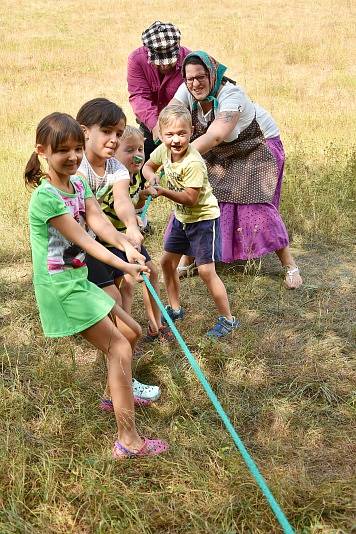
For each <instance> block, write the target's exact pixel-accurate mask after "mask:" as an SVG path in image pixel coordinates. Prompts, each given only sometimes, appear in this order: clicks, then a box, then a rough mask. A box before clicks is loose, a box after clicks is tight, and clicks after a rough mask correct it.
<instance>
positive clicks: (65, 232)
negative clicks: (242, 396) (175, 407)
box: [25, 113, 168, 458]
mask: <svg viewBox="0 0 356 534" xmlns="http://www.w3.org/2000/svg"><path fill="white" fill-rule="evenodd" d="M83 147H84V136H83V132H82V129H81V128H80V125H79V124H78V123H77V122H76V121H75V120H74V119H73V118H72V117H71V116H70V115H67V114H65V113H52V114H51V115H48V116H47V117H45V118H44V119H42V120H41V122H40V123H39V125H38V127H37V132H36V149H35V153H34V154H32V156H31V158H30V160H29V161H28V163H27V165H26V170H25V182H26V184H28V185H30V186H31V187H35V190H34V191H33V193H32V196H31V201H30V206H29V220H30V236H31V248H32V261H33V274H34V276H33V281H34V287H35V294H36V300H37V304H38V308H39V312H40V318H41V322H42V327H43V331H44V334H45V336H47V337H63V336H70V335H72V334H79V333H80V334H81V335H82V336H83V337H84V338H85V339H86V340H87V341H89V342H90V343H91V344H92V345H94V346H95V347H96V348H97V349H99V350H101V351H103V352H104V353H105V354H106V356H107V362H108V383H109V386H110V391H111V396H112V402H113V408H114V412H115V417H116V423H117V441H115V444H114V449H113V456H114V458H126V457H130V456H152V455H155V454H159V453H161V452H164V451H165V450H166V449H167V448H168V445H167V444H166V443H165V442H164V441H161V440H149V439H143V438H141V437H140V435H139V434H138V432H137V430H136V426H135V415H134V397H133V391H132V371H131V360H132V350H131V345H130V342H129V340H128V339H127V337H126V336H125V335H124V334H123V333H122V332H120V331H119V330H118V328H116V326H115V325H114V323H113V321H112V320H111V319H110V315H111V314H113V315H116V314H117V313H118V314H119V313H120V312H117V309H116V306H115V301H114V300H113V299H112V298H111V297H110V296H109V295H108V294H107V293H105V292H104V291H102V290H101V289H100V288H98V287H97V286H96V285H95V284H92V283H91V282H89V281H88V279H87V273H88V270H87V267H86V264H85V253H86V252H87V253H89V254H90V255H92V256H94V257H96V258H97V259H99V260H100V261H102V262H104V263H107V264H109V265H111V266H112V267H114V268H116V269H122V270H123V271H125V272H126V273H129V274H130V275H131V276H132V277H133V278H135V279H136V280H138V281H140V280H141V276H140V273H141V272H142V271H144V272H146V273H149V269H148V268H147V267H146V266H145V264H144V260H145V258H144V256H142V255H141V254H140V253H139V252H138V251H137V250H136V249H135V248H134V247H133V246H132V245H131V244H130V243H129V242H128V240H127V239H126V238H125V236H124V235H123V234H121V233H120V232H117V231H116V230H115V228H114V227H113V225H112V224H111V223H110V222H109V221H108V219H107V218H106V217H105V216H104V215H103V213H102V211H101V209H100V208H99V206H98V204H97V201H96V200H95V199H94V198H93V194H92V192H91V190H90V188H89V186H88V184H87V182H86V180H85V179H84V178H82V177H80V176H78V175H77V169H78V167H79V164H80V162H81V160H82V157H83ZM38 156H42V157H44V158H45V159H46V160H47V165H48V170H47V172H44V171H43V170H42V169H41V165H40V162H39V159H38ZM89 228H91V229H92V230H93V231H94V232H95V233H96V234H97V235H98V236H99V237H100V238H101V239H103V240H105V241H107V242H108V243H110V244H112V245H113V246H114V247H117V248H119V249H121V250H123V251H124V252H125V254H126V256H127V258H128V262H124V261H122V260H120V259H119V258H117V257H116V256H115V255H114V254H112V253H111V252H110V251H109V250H108V249H107V248H105V247H103V246H102V245H101V244H100V243H99V242H97V241H95V239H93V237H92V236H91V235H90V234H89ZM138 263H139V265H138Z"/></svg>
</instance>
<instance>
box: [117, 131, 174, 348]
mask: <svg viewBox="0 0 356 534" xmlns="http://www.w3.org/2000/svg"><path fill="white" fill-rule="evenodd" d="M144 142H145V139H144V136H143V134H142V132H141V131H140V130H139V129H138V128H135V127H133V126H126V128H125V130H124V132H123V134H122V136H121V138H120V143H119V146H118V148H117V150H116V153H115V155H116V157H117V159H118V160H119V161H120V162H121V163H122V164H123V165H125V167H126V168H127V170H128V171H129V174H130V186H129V194H130V198H131V201H132V203H133V205H134V207H135V209H136V213H137V216H138V219H139V221H140V223H141V224H142V225H143V226H144V224H145V221H141V219H140V216H139V214H140V212H141V211H142V209H143V206H144V204H145V201H146V199H147V196H148V192H147V189H144V190H142V189H141V187H140V186H141V174H140V170H141V168H142V166H143V163H144ZM106 214H107V215H108V213H107V212H106ZM113 222H114V221H113ZM114 224H115V226H116V228H117V229H118V230H120V231H124V230H125V224H124V223H123V222H122V221H115V222H114ZM146 265H147V266H148V267H149V268H150V270H151V276H150V280H151V283H152V285H153V286H154V288H155V290H156V292H157V293H158V294H159V284H158V270H157V267H156V266H155V264H154V263H153V262H152V261H151V260H149V261H146ZM123 278H124V279H123V282H122V284H121V285H120V292H121V297H122V305H123V308H124V309H125V310H126V311H127V312H128V313H131V306H132V301H133V291H134V286H135V282H132V281H131V280H130V277H128V276H126V275H124V277H123ZM131 278H132V277H131ZM143 299H144V304H145V309H146V315H147V319H148V329H147V335H146V336H145V338H144V340H145V341H155V340H156V339H160V340H161V341H163V340H166V341H170V340H172V339H173V337H172V333H171V331H170V330H169V328H168V327H167V326H164V325H162V323H161V313H160V311H159V309H158V306H157V304H156V303H155V301H154V300H153V298H152V297H151V295H150V293H149V291H148V290H147V288H146V286H144V287H143Z"/></svg>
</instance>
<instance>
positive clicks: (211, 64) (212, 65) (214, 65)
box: [182, 50, 227, 110]
mask: <svg viewBox="0 0 356 534" xmlns="http://www.w3.org/2000/svg"><path fill="white" fill-rule="evenodd" d="M192 57H198V58H199V59H200V60H201V61H202V62H203V63H204V65H205V67H206V68H207V69H208V72H209V80H210V93H209V94H208V96H207V97H206V98H204V100H208V101H209V102H213V106H214V110H215V109H217V108H218V100H217V98H216V95H217V93H218V90H219V89H220V85H221V81H222V79H223V77H224V73H225V71H226V69H227V67H225V65H223V64H222V63H218V62H217V61H216V59H214V58H213V57H212V56H209V54H207V53H206V52H203V51H202V50H197V51H196V52H191V53H190V54H188V55H187V56H186V57H185V59H184V62H183V66H182V75H183V78H185V67H186V62H187V60H188V59H189V58H192ZM188 90H189V89H188ZM189 92H190V91H189ZM197 105H198V102H197V100H194V102H193V110H194V109H196V108H197Z"/></svg>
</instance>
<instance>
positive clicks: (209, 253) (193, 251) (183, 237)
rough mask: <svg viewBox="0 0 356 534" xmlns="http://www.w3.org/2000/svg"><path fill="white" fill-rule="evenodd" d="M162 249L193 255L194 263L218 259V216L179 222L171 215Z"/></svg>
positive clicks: (211, 261)
mask: <svg viewBox="0 0 356 534" xmlns="http://www.w3.org/2000/svg"><path fill="white" fill-rule="evenodd" d="M164 250H165V251H166V252H172V253H173V254H181V255H183V254H185V255H186V256H194V258H195V263H196V265H198V266H199V265H205V264H206V263H213V262H216V261H219V260H220V256H221V252H220V218H219V217H218V218H217V219H209V220H208V221H198V222H194V223H181V222H180V221H178V220H177V219H176V218H175V217H173V220H172V223H171V229H170V232H169V234H168V235H167V237H166V239H165V242H164Z"/></svg>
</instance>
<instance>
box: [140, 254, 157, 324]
mask: <svg viewBox="0 0 356 534" xmlns="http://www.w3.org/2000/svg"><path fill="white" fill-rule="evenodd" d="M146 265H147V267H149V269H150V270H151V274H150V282H151V284H152V285H153V287H154V289H155V291H156V293H157V295H158V296H159V294H160V289H159V282H158V269H157V267H156V265H155V264H154V263H153V262H152V261H148V262H146ZM143 302H144V304H145V310H146V315H147V319H148V322H149V325H150V330H151V332H152V333H153V334H157V333H158V330H159V329H160V328H161V326H162V322H161V312H160V310H159V307H158V306H157V304H156V301H155V300H154V298H153V297H152V295H151V293H150V292H149V291H148V289H147V287H146V285H144V287H143Z"/></svg>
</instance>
